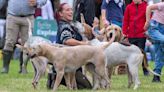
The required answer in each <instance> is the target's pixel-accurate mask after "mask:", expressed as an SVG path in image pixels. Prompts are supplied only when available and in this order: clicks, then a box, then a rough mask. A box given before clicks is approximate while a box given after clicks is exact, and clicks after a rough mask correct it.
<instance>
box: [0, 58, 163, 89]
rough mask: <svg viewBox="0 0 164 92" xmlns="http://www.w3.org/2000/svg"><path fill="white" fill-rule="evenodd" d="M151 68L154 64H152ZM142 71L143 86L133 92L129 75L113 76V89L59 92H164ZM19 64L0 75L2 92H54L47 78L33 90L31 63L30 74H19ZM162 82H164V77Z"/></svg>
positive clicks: (13, 64)
mask: <svg viewBox="0 0 164 92" xmlns="http://www.w3.org/2000/svg"><path fill="white" fill-rule="evenodd" d="M150 64H151V67H152V66H153V62H151V63H150ZM0 67H2V61H1V60H0ZM141 70H142V69H141V68H140V71H139V78H140V80H141V85H140V87H139V89H137V90H135V91H134V90H133V88H132V87H131V88H130V89H128V88H127V75H114V76H112V87H111V88H110V89H106V90H97V91H93V90H75V91H73V90H68V89H67V88H66V87H64V86H60V87H59V90H58V92H164V82H162V83H152V82H151V81H152V78H153V75H150V76H143V74H142V71H141ZM18 71H19V62H18V61H14V60H13V61H12V62H11V64H10V72H9V74H1V73H0V92H52V90H48V89H47V88H46V81H47V79H46V78H47V77H46V76H45V77H44V78H41V80H40V82H39V84H38V88H37V89H36V90H34V89H33V87H32V85H31V82H32V78H33V74H34V72H33V68H32V65H31V63H29V64H28V72H29V73H28V74H19V73H18ZM161 80H163V81H164V78H163V76H162V77H161Z"/></svg>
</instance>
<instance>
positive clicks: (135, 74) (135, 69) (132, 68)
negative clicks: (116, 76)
mask: <svg viewBox="0 0 164 92" xmlns="http://www.w3.org/2000/svg"><path fill="white" fill-rule="evenodd" d="M129 71H130V73H131V75H132V79H133V82H134V85H135V86H134V88H133V89H134V90H135V89H137V88H138V87H139V84H140V81H139V79H138V66H136V65H133V66H129Z"/></svg>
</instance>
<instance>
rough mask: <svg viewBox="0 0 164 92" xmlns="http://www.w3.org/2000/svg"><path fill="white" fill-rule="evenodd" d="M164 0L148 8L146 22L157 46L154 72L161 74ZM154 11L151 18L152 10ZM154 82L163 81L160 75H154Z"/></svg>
mask: <svg viewBox="0 0 164 92" xmlns="http://www.w3.org/2000/svg"><path fill="white" fill-rule="evenodd" d="M163 1H164V0H162V2H160V3H157V4H153V5H150V6H148V7H147V9H146V23H145V26H144V29H145V30H146V29H148V35H149V37H150V38H151V40H152V41H153V42H154V47H155V68H154V72H156V73H158V74H161V71H162V68H163V65H164V2H163ZM152 11H154V12H153V15H152V18H151V19H150V16H151V12H152ZM152 82H161V80H160V77H159V76H155V75H154V77H153V80H152Z"/></svg>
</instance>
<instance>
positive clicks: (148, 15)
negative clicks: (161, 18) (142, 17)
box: [144, 4, 158, 30]
mask: <svg viewBox="0 0 164 92" xmlns="http://www.w3.org/2000/svg"><path fill="white" fill-rule="evenodd" d="M157 9H158V4H152V5H149V6H147V8H146V22H145V26H144V30H147V28H148V26H149V21H150V16H151V13H152V10H157Z"/></svg>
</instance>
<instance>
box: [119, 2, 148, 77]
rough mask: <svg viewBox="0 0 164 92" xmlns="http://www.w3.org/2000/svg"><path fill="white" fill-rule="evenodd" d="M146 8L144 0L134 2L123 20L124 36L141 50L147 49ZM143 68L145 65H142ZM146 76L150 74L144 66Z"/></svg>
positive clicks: (126, 11) (127, 8)
mask: <svg viewBox="0 0 164 92" xmlns="http://www.w3.org/2000/svg"><path fill="white" fill-rule="evenodd" d="M146 7H147V3H146V2H145V1H143V0H133V2H132V3H131V4H129V5H128V6H127V7H126V10H125V14H124V20H123V27H122V30H123V34H124V36H125V37H127V38H128V40H129V42H130V43H131V44H135V45H137V46H138V47H140V48H141V49H143V50H144V49H145V42H146V35H145V30H144V28H143V27H144V24H145V22H146ZM142 66H143V64H142ZM143 73H144V75H148V74H149V72H148V71H147V69H146V68H145V67H144V66H143Z"/></svg>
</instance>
